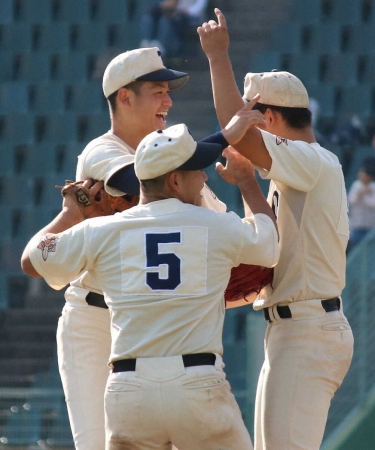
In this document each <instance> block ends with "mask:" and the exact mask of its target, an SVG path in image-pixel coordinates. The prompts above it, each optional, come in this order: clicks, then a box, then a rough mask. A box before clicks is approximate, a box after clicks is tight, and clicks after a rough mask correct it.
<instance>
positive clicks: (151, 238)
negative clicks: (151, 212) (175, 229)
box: [146, 233, 181, 291]
mask: <svg viewBox="0 0 375 450" xmlns="http://www.w3.org/2000/svg"><path fill="white" fill-rule="evenodd" d="M178 242H181V233H160V234H159V233H155V234H146V257H147V267H158V266H160V265H161V264H166V265H167V266H168V278H160V276H159V273H157V272H147V274H146V283H147V285H148V286H150V288H151V289H152V290H153V291H156V290H171V291H172V290H173V289H176V287H177V286H178V285H179V284H181V260H180V258H179V257H178V256H177V255H175V254H174V253H159V244H171V243H178Z"/></svg>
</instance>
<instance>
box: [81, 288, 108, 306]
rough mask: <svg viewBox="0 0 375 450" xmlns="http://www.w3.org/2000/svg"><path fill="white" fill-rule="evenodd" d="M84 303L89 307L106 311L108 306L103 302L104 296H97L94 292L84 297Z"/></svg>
mask: <svg viewBox="0 0 375 450" xmlns="http://www.w3.org/2000/svg"><path fill="white" fill-rule="evenodd" d="M86 302H87V303H88V304H89V305H91V306H97V307H98V308H105V309H108V306H107V304H106V302H105V301H104V295H101V294H97V293H96V292H89V293H88V294H87V295H86Z"/></svg>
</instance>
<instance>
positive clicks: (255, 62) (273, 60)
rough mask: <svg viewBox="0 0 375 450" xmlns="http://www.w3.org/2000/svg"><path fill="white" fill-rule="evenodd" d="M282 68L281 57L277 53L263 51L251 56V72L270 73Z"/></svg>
mask: <svg viewBox="0 0 375 450" xmlns="http://www.w3.org/2000/svg"><path fill="white" fill-rule="evenodd" d="M280 68H281V55H280V53H279V52H276V51H263V52H259V53H254V54H253V55H252V56H251V60H250V66H249V72H268V71H270V70H272V69H280Z"/></svg>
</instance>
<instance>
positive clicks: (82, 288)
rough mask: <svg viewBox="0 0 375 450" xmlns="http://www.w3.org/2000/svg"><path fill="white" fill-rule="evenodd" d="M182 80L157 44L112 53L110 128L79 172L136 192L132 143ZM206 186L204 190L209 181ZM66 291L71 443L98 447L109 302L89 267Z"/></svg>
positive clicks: (113, 190)
mask: <svg viewBox="0 0 375 450" xmlns="http://www.w3.org/2000/svg"><path fill="white" fill-rule="evenodd" d="M187 80H188V75H187V74H186V73H183V72H178V71H174V70H170V69H167V68H165V66H164V64H163V62H162V59H161V57H160V53H159V51H158V49H157V48H148V49H147V48H145V49H139V50H132V51H129V52H126V53H122V54H121V55H118V56H117V57H116V58H114V59H113V60H112V61H111V63H110V64H109V65H108V67H107V69H106V72H105V74H104V78H103V90H104V95H105V96H106V98H107V99H108V103H109V108H110V117H111V129H110V130H109V131H108V132H107V133H105V134H104V135H102V136H100V137H98V138H96V139H94V140H93V141H91V142H90V143H89V144H88V145H87V146H86V148H85V149H84V150H83V152H82V154H81V155H80V156H79V157H78V165H77V171H76V180H77V181H78V180H85V179H88V178H93V179H95V180H102V181H103V182H104V188H105V190H106V191H107V192H108V193H109V194H111V195H113V196H118V197H120V196H123V195H124V194H126V195H127V196H129V195H131V196H132V197H130V198H131V199H132V200H131V201H134V199H135V198H136V197H134V196H135V195H137V194H139V181H138V179H137V178H136V176H135V174H134V168H133V161H134V154H135V149H136V147H137V145H138V144H139V142H140V141H141V139H142V138H143V137H145V136H146V135H147V134H148V133H150V132H152V131H154V130H156V129H158V128H161V129H163V128H165V126H166V121H165V119H166V116H167V114H168V110H169V108H170V107H171V106H172V100H171V98H170V96H169V91H170V90H174V89H178V88H180V87H182V86H183V85H184V84H185V83H186V82H187ZM205 191H207V192H206V196H207V197H208V194H210V192H209V190H208V188H207V189H206V190H205ZM210 196H211V198H212V195H211V194H210ZM209 200H210V199H209ZM217 203H218V204H219V202H217ZM219 207H224V208H225V206H224V205H221V204H219ZM70 281H71V280H70ZM65 299H66V304H65V306H64V308H63V311H62V315H61V317H60V319H59V323H58V328H57V351H58V362H59V371H60V376H61V380H62V385H63V388H64V393H65V398H66V402H67V408H68V414H69V420H70V425H71V429H72V434H73V439H74V444H75V448H76V449H77V450H103V449H104V446H105V435H104V389H105V384H106V381H107V378H108V373H109V369H108V366H107V363H108V357H109V354H110V345H111V336H110V315H109V311H108V307H107V305H106V303H105V302H104V297H103V294H102V292H101V289H100V287H99V286H98V284H97V283H96V281H95V276H93V275H92V274H91V273H89V272H86V273H83V274H82V275H81V276H80V277H79V278H77V279H76V280H74V281H72V282H71V283H70V286H69V287H68V289H67V290H66V292H65Z"/></svg>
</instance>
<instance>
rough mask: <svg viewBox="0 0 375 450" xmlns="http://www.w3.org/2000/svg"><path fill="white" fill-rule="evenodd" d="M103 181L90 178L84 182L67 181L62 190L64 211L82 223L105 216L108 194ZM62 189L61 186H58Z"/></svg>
mask: <svg viewBox="0 0 375 450" xmlns="http://www.w3.org/2000/svg"><path fill="white" fill-rule="evenodd" d="M103 186H104V183H103V181H95V180H93V179H91V178H88V179H87V180H84V181H75V182H72V181H67V182H66V184H65V186H63V188H62V189H61V194H62V196H63V210H65V211H67V212H69V214H70V215H71V216H72V219H73V217H74V218H76V220H77V222H81V221H82V220H84V219H87V218H88V217H98V216H102V215H105V214H104V213H103V211H106V210H107V209H108V208H107V206H108V201H107V197H109V196H108V194H107V193H106V192H105V191H104V189H103ZM56 187H57V188H61V186H56Z"/></svg>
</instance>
